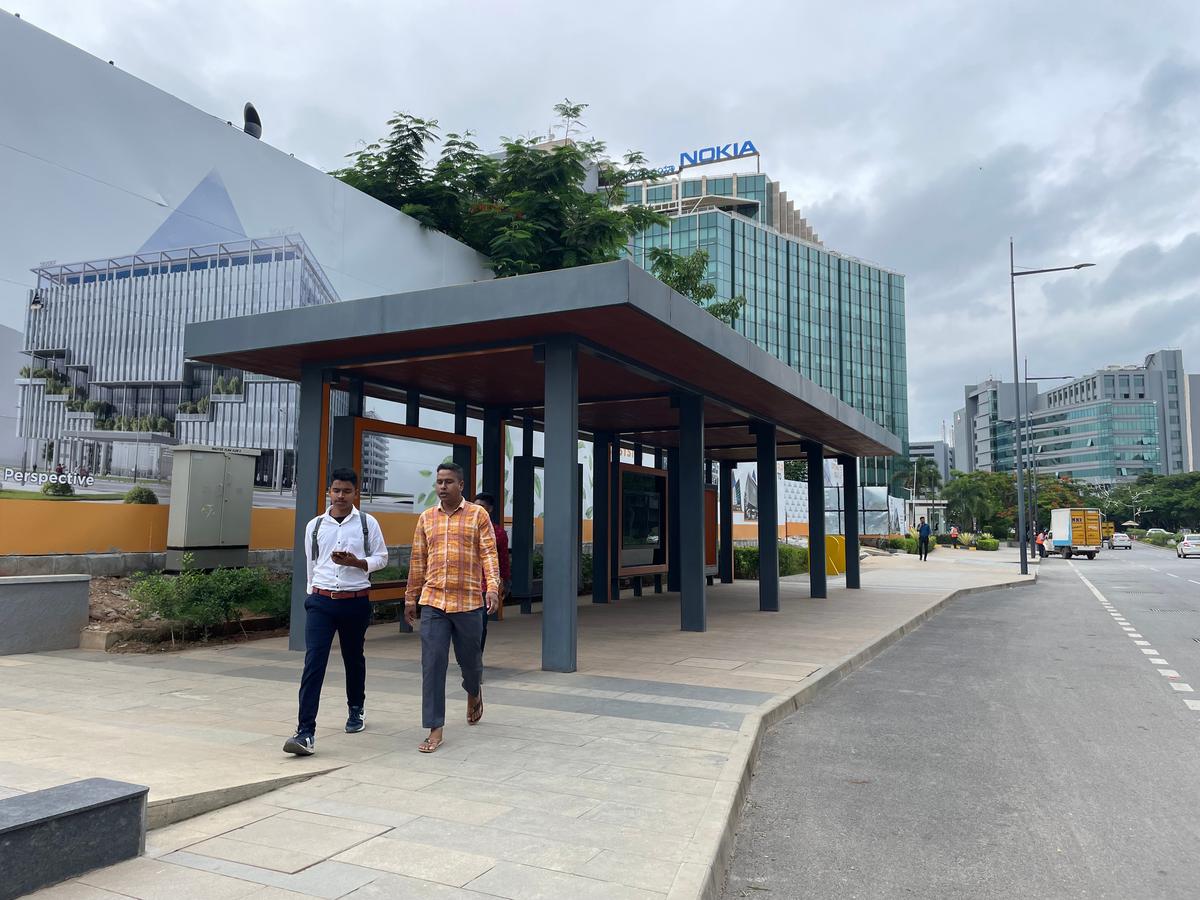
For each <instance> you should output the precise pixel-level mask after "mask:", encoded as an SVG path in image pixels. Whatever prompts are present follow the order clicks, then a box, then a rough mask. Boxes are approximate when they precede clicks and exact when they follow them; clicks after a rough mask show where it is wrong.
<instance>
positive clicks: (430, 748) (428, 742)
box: [417, 738, 445, 753]
mask: <svg viewBox="0 0 1200 900" xmlns="http://www.w3.org/2000/svg"><path fill="white" fill-rule="evenodd" d="M443 741H445V738H438V739H437V740H436V741H435V740H434V739H433V738H425V740H423V741H421V743H419V744H417V751H418V752H420V753H434V752H436V751H437V748H438V747H440V746H442V743H443Z"/></svg>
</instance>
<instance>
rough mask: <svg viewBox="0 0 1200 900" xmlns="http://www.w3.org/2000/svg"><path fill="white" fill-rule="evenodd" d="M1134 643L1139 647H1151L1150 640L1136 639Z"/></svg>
mask: <svg viewBox="0 0 1200 900" xmlns="http://www.w3.org/2000/svg"><path fill="white" fill-rule="evenodd" d="M1134 643H1135V644H1137V645H1138V646H1139V647H1149V646H1150V642H1149V641H1134Z"/></svg>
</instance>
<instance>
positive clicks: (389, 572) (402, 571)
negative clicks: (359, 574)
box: [371, 566, 408, 584]
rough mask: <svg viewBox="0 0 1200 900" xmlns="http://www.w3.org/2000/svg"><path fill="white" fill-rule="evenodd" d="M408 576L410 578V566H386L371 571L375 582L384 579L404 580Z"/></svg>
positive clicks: (372, 579) (372, 580)
mask: <svg viewBox="0 0 1200 900" xmlns="http://www.w3.org/2000/svg"><path fill="white" fill-rule="evenodd" d="M406 578H408V566H384V567H383V568H382V569H377V570H375V571H374V572H372V573H371V582H372V583H373V584H378V583H380V582H384V581H404V579H406Z"/></svg>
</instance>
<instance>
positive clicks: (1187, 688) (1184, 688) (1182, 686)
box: [1171, 681, 1192, 693]
mask: <svg viewBox="0 0 1200 900" xmlns="http://www.w3.org/2000/svg"><path fill="white" fill-rule="evenodd" d="M1171 688H1172V689H1173V690H1176V691H1185V692H1188V693H1191V692H1192V686H1191V685H1190V684H1184V683H1183V682H1182V681H1180V682H1177V683H1176V684H1172V685H1171Z"/></svg>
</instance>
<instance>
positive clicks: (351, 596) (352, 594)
mask: <svg viewBox="0 0 1200 900" xmlns="http://www.w3.org/2000/svg"><path fill="white" fill-rule="evenodd" d="M313 593H314V594H320V595H321V596H322V597H328V598H329V599H330V600H357V599H358V598H359V597H370V596H371V592H370V591H327V590H325V588H319V587H315V588H313Z"/></svg>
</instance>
